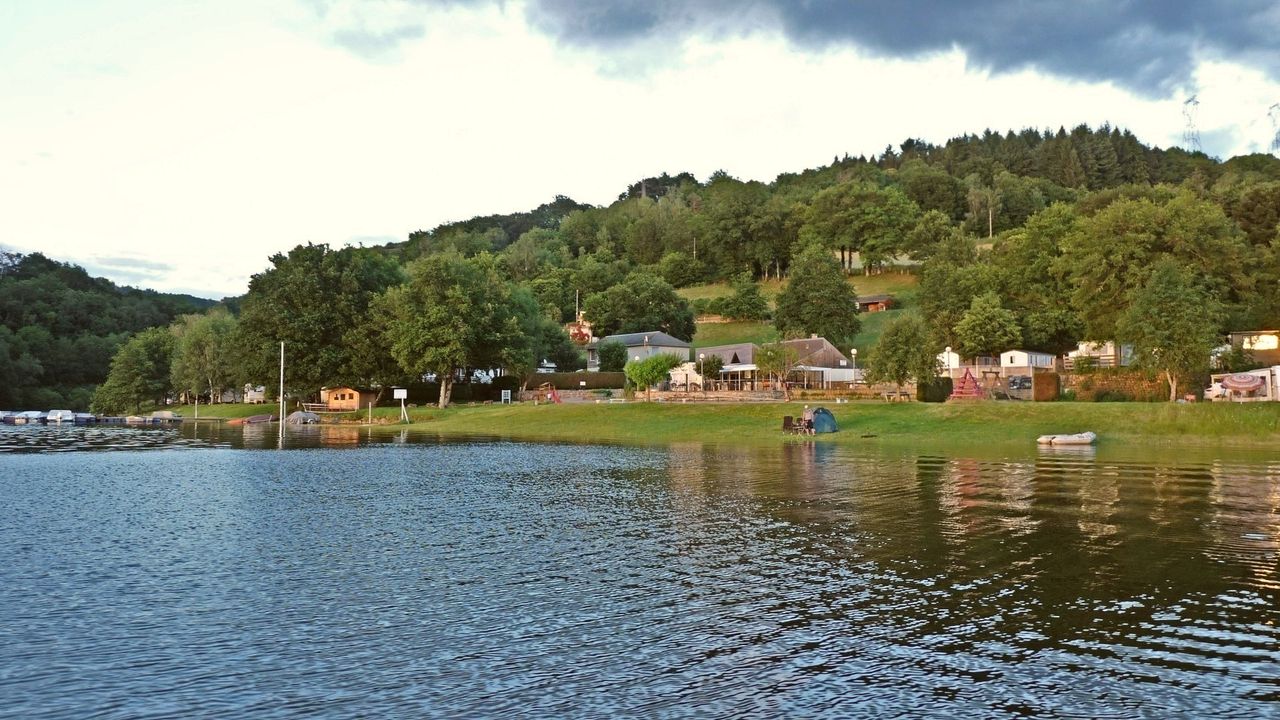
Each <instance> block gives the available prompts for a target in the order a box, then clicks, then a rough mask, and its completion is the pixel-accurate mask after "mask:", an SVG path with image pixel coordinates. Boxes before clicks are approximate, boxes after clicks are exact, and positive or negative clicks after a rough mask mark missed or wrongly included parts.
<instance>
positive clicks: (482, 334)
mask: <svg viewBox="0 0 1280 720" xmlns="http://www.w3.org/2000/svg"><path fill="white" fill-rule="evenodd" d="M406 271H407V274H408V280H407V282H406V283H405V284H404V285H400V286H397V287H393V288H391V289H389V290H388V291H387V292H386V293H384V294H383V295H382V296H380V297H379V299H378V301H377V309H378V310H379V311H380V312H382V313H384V314H385V316H386V318H387V338H388V341H389V345H390V347H391V354H392V356H393V357H395V359H396V360H397V362H399V363H400V365H401V367H403V368H404V370H405V371H406V372H409V373H412V374H413V375H415V376H422V375H426V374H428V373H434V374H435V375H436V378H437V380H438V381H439V383H440V407H441V408H444V407H447V406H448V405H449V400H450V396H451V394H452V391H453V383H454V379H455V376H456V375H457V374H458V373H459V371H461V370H464V369H466V368H475V367H480V368H490V367H510V366H517V365H520V364H521V363H524V364H526V365H527V362H528V361H527V354H528V353H529V350H528V342H529V341H528V338H526V337H525V336H524V334H523V333H522V332H521V327H520V319H519V318H518V317H517V315H516V314H515V311H514V308H513V303H512V300H511V292H510V289H509V287H508V286H507V284H506V283H505V282H504V281H503V280H502V278H501V277H500V276H499V274H498V272H497V268H496V263H495V261H494V258H493V256H491V255H488V254H481V255H478V256H476V257H475V258H470V259H464V258H463V257H462V256H461V255H458V254H456V253H442V254H438V255H431V256H429V257H426V258H423V259H422V260H418V261H416V262H414V263H411V264H410V265H409V266H408V268H406Z"/></svg>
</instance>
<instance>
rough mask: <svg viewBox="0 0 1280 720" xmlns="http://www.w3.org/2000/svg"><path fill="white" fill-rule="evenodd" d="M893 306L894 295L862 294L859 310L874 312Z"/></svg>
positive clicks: (859, 300) (859, 299) (859, 298)
mask: <svg viewBox="0 0 1280 720" xmlns="http://www.w3.org/2000/svg"><path fill="white" fill-rule="evenodd" d="M891 308H893V296H892V295H861V296H859V297H858V312H865V313H873V312H881V311H883V310H889V309H891Z"/></svg>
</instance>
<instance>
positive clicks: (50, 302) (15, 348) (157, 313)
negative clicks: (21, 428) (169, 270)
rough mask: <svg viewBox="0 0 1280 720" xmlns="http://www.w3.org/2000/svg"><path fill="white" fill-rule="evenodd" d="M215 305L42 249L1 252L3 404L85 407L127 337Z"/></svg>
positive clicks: (10, 406) (0, 371)
mask: <svg viewBox="0 0 1280 720" xmlns="http://www.w3.org/2000/svg"><path fill="white" fill-rule="evenodd" d="M216 304H217V303H216V302H215V301H213V300H207V299H205V298H197V297H192V296H191V295H177V294H170V293H160V292H155V291H154V290H140V289H137V288H132V287H121V286H119V285H116V284H115V283H113V282H111V281H110V280H107V279H105V278H98V277H92V276H90V275H89V273H87V272H85V270H84V268H81V267H79V266H77V265H72V264H69V263H62V262H58V261H56V260H51V259H49V258H47V257H45V256H44V255H42V254H40V253H31V254H30V255H22V254H18V253H0V408H3V409H6V410H12V409H34V410H49V409H54V408H66V409H73V410H75V409H83V408H87V407H88V405H89V398H90V396H91V395H92V393H93V388H94V386H95V385H97V384H98V383H101V382H102V381H103V380H104V379H105V378H106V376H107V370H108V368H109V367H110V364H111V357H112V355H114V354H115V351H116V348H117V347H118V346H119V345H120V343H121V342H123V341H124V340H125V338H127V337H129V335H131V334H133V333H135V332H137V331H139V330H144V329H146V328H149V327H155V326H157V325H167V324H169V323H170V322H172V321H173V319H174V318H176V317H177V316H179V315H184V314H188V313H198V312H203V311H204V310H206V309H208V308H209V307H212V306H213V305H216Z"/></svg>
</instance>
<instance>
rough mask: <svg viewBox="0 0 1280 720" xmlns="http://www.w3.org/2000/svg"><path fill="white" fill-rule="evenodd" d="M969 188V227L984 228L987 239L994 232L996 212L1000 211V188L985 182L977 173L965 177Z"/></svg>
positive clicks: (976, 229)
mask: <svg viewBox="0 0 1280 720" xmlns="http://www.w3.org/2000/svg"><path fill="white" fill-rule="evenodd" d="M967 181H968V185H969V190H968V193H967V195H966V198H967V199H968V201H969V227H970V228H972V229H973V230H974V231H978V230H980V229H981V230H986V231H987V239H990V238H992V237H994V236H995V234H996V214H997V213H999V212H1000V206H1001V195H1000V189H999V188H998V187H995V186H994V185H988V184H985V183H984V182H983V181H982V180H981V179H979V178H978V176H977V175H970V176H969V177H968V178H967Z"/></svg>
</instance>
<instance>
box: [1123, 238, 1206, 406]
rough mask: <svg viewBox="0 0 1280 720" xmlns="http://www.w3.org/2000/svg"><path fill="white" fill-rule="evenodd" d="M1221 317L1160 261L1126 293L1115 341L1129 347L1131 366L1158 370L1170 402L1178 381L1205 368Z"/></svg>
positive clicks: (1191, 280)
mask: <svg viewBox="0 0 1280 720" xmlns="http://www.w3.org/2000/svg"><path fill="white" fill-rule="evenodd" d="M1221 312H1222V309H1221V306H1220V305H1219V303H1218V302H1217V300H1215V299H1214V297H1213V295H1212V294H1211V293H1209V292H1206V291H1205V290H1204V288H1203V287H1201V285H1200V284H1199V283H1198V282H1197V280H1196V278H1195V277H1194V276H1193V275H1192V273H1191V272H1190V271H1188V270H1187V269H1185V268H1184V267H1182V266H1181V265H1180V264H1179V263H1178V262H1177V261H1175V260H1173V259H1170V258H1165V259H1162V260H1160V261H1159V262H1157V263H1156V266H1155V267H1154V268H1153V269H1152V271H1151V276H1150V277H1149V278H1148V279H1147V282H1146V283H1145V284H1144V285H1143V286H1142V287H1140V288H1135V289H1134V290H1133V292H1131V293H1130V302H1129V306H1128V308H1127V309H1126V310H1125V313H1124V314H1123V315H1122V316H1121V318H1120V321H1119V324H1118V325H1117V328H1116V331H1117V337H1118V338H1120V339H1121V340H1122V341H1127V342H1131V343H1133V348H1134V360H1135V364H1136V365H1138V366H1139V367H1144V368H1150V369H1159V370H1163V371H1164V373H1165V378H1166V380H1167V381H1168V383H1169V401H1170V402H1173V401H1175V400H1177V399H1178V382H1179V380H1180V379H1185V378H1187V377H1188V376H1190V375H1192V374H1194V373H1196V372H1199V371H1202V370H1204V369H1205V368H1207V367H1208V365H1209V352H1210V351H1211V350H1212V349H1213V347H1214V345H1216V344H1217V324H1218V322H1220V315H1221Z"/></svg>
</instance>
